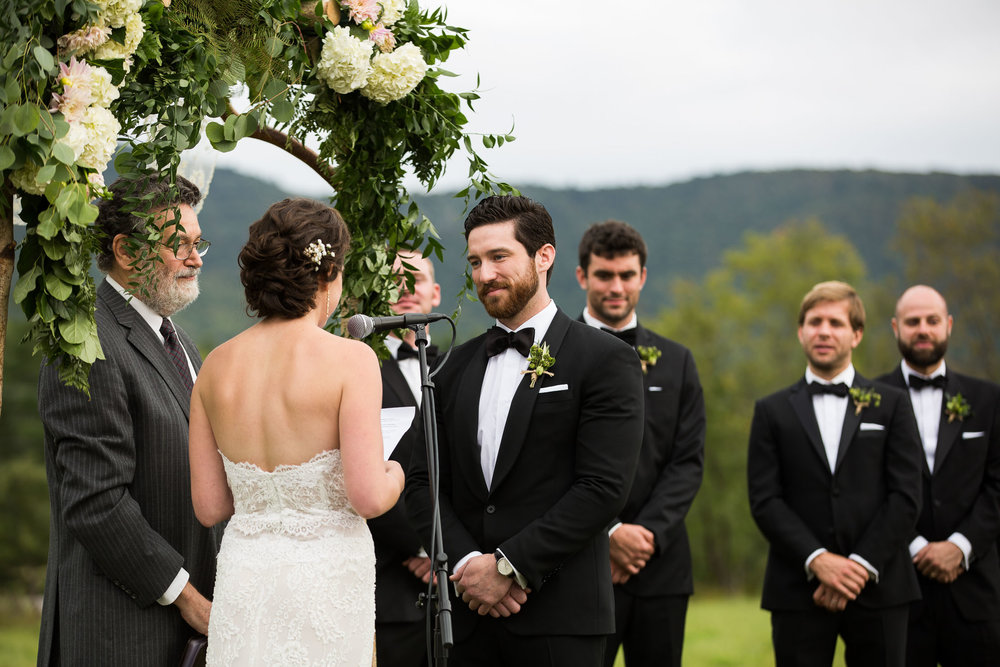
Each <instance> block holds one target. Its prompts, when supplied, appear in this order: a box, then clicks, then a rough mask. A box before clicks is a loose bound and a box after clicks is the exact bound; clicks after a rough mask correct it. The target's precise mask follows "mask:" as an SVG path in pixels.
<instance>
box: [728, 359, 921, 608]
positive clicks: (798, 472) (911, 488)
mask: <svg viewBox="0 0 1000 667" xmlns="http://www.w3.org/2000/svg"><path fill="white" fill-rule="evenodd" d="M854 387H862V388H868V387H873V388H874V390H875V391H876V392H878V393H879V394H880V395H881V403H880V405H879V406H877V407H876V406H875V405H870V406H868V407H866V408H864V409H862V410H861V414H857V413H856V410H855V406H854V404H853V401H852V399H850V398H848V402H847V409H846V410H845V414H844V426H843V433H842V435H841V438H840V447H839V450H838V453H837V461H836V466H835V469H834V472H833V473H831V472H830V466H829V464H828V463H827V459H826V452H825V450H824V449H823V440H822V438H821V436H820V432H819V425H818V423H817V421H816V414H815V411H814V410H813V402H812V397H811V396H810V395H809V391H808V390H807V388H806V381H805V379H804V378H803V379H801V380H799V381H798V382H797V383H795V384H794V385H792V386H791V387H788V388H787V389H783V390H781V391H779V392H777V393H775V394H772V395H771V396H768V397H767V398H763V399H761V400H760V401H758V402H757V405H756V406H755V408H754V416H753V423H752V425H751V427H750V448H749V454H748V458H747V476H748V484H749V491H750V511H751V513H752V514H753V518H754V520H755V521H756V522H757V525H758V526H759V527H760V530H761V532H762V533H763V534H764V537H766V538H767V540H768V542H770V550H769V552H768V558H767V570H766V572H765V575H764V591H763V598H762V605H761V606H763V607H764V608H765V609H769V610H796V609H811V608H812V607H813V606H814V605H813V601H812V594H813V592H814V591H815V590H816V587H817V586H818V585H819V582H818V581H816V580H815V579H811V580H810V579H808V578H807V576H806V571H805V562H806V558H808V557H809V555H810V554H811V553H813V552H814V551H815V550H816V549H819V548H820V547H825V548H826V549H828V550H829V551H831V552H833V553H836V554H839V555H841V556H848V555H850V554H852V553H855V554H858V555H859V556H861V557H862V558H864V559H865V560H867V561H868V562H869V563H871V565H872V567H874V568H875V569H876V570H877V571H878V573H879V580H878V582H877V583H876V582H875V581H869V582H868V584H867V585H866V586H865V588H864V590H863V591H862V592H861V595H860V596H858V599H857V604H859V605H862V606H865V607H869V608H881V607H887V606H892V605H899V604H905V603H907V602H910V601H911V600H915V599H917V598H919V596H920V589H919V587H918V585H917V579H916V575H915V574H914V570H913V566H912V565H911V564H910V558H909V553H908V550H907V546H908V544H909V540H910V537H911V536H912V534H913V527H914V526H915V525H916V522H917V515H918V513H919V511H920V458H921V457H922V454H923V450H922V448H921V447H920V439H919V436H918V435H917V424H916V422H915V421H914V418H913V410H912V408H911V407H910V402H909V400H908V398H907V397H906V395H905V394H904V393H903V392H902V391H900V390H899V389H896V388H894V387H889V386H887V385H884V384H877V383H876V384H873V383H872V382H871V381H870V380H866V379H865V378H863V377H861V375H860V374H855V376H854Z"/></svg>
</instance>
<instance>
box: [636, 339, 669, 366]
mask: <svg viewBox="0 0 1000 667" xmlns="http://www.w3.org/2000/svg"><path fill="white" fill-rule="evenodd" d="M635 351H636V352H638V353H639V363H640V364H642V372H643V373H645V372H646V368H647V366H655V365H656V360H657V359H659V358H660V356H661V355H662V354H663V353H662V352H660V348H658V347H656V346H655V345H651V346H649V347H647V346H645V345H637V346H636V348H635Z"/></svg>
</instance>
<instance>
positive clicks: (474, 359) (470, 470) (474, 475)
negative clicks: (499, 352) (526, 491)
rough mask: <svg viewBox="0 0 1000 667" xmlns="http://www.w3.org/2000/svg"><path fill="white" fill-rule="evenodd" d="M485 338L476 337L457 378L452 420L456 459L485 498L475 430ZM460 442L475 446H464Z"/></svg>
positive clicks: (483, 365) (467, 477)
mask: <svg viewBox="0 0 1000 667" xmlns="http://www.w3.org/2000/svg"><path fill="white" fill-rule="evenodd" d="M486 362H487V358H486V337H485V336H480V340H479V344H478V345H477V346H476V349H475V350H474V351H473V352H472V355H471V359H470V360H469V364H468V366H466V369H465V372H464V373H462V379H461V380H459V386H458V396H459V399H458V400H459V409H458V411H457V412H458V415H457V417H456V420H455V433H456V442H457V443H458V444H457V445H456V449H457V450H458V451H459V452H460V453H459V454H458V455H457V458H458V460H459V461H460V462H461V465H462V467H463V474H464V475H465V478H466V479H468V480H470V486H471V487H472V488H473V489H474V490H475V492H476V495H477V496H478V497H479V498H480V500H486V498H487V496H488V495H489V489H487V488H486V478H484V477H483V466H482V463H481V462H480V450H481V449H482V448H481V447H480V446H479V445H478V444H476V443H478V442H479V438H478V431H479V397H480V396H481V395H482V393H483V376H484V375H486ZM464 443H472V444H474V445H476V446H473V447H466V446H463V445H464Z"/></svg>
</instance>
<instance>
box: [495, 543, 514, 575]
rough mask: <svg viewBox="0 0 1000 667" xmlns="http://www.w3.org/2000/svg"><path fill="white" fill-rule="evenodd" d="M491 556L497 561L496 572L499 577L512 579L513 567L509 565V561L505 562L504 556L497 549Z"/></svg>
mask: <svg viewBox="0 0 1000 667" xmlns="http://www.w3.org/2000/svg"><path fill="white" fill-rule="evenodd" d="M493 555H494V556H495V557H496V559H497V572H499V573H500V575H501V576H504V577H513V576H514V566H513V565H511V564H510V561H509V560H507V557H506V556H504V555H503V554H502V553H501V552H500V550H499V549H497V550H496V551H495V552H493Z"/></svg>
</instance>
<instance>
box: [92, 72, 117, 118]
mask: <svg viewBox="0 0 1000 667" xmlns="http://www.w3.org/2000/svg"><path fill="white" fill-rule="evenodd" d="M89 84H90V94H91V95H92V96H93V97H94V104H96V105H97V106H100V107H104V108H105V109H107V108H108V107H109V106H111V103H112V102H114V101H115V100H117V99H118V95H119V93H118V89H117V88H116V87H115V85H114V84H113V83H111V74H110V73H109V72H108V70H106V69H104V68H103V67H100V66H97V65H91V67H90V82H89Z"/></svg>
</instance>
